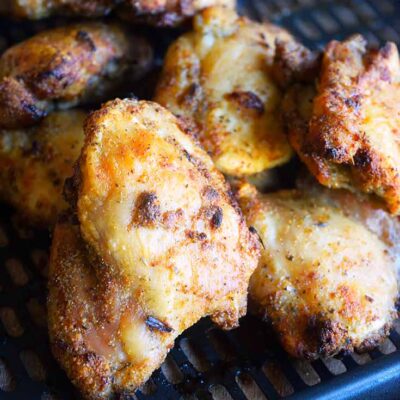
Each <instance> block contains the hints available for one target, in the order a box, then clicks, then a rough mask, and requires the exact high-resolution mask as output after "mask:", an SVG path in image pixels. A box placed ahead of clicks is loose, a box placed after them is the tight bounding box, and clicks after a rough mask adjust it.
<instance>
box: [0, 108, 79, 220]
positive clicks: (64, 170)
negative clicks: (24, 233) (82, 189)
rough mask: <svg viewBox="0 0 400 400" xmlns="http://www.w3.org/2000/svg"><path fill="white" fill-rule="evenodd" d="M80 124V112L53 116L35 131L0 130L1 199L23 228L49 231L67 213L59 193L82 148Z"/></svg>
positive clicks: (74, 111) (27, 129)
mask: <svg viewBox="0 0 400 400" xmlns="http://www.w3.org/2000/svg"><path fill="white" fill-rule="evenodd" d="M85 118H86V113H85V112H83V111H77V110H69V111H57V112H55V113H52V114H51V115H50V116H48V117H47V118H45V119H44V120H43V121H42V122H41V123H40V124H39V125H37V126H35V127H32V128H25V129H18V130H0V180H1V185H0V199H2V200H3V201H5V202H7V203H9V204H11V205H13V206H14V207H15V208H16V209H17V211H18V215H19V217H21V219H22V222H25V223H28V224H29V225H32V226H36V227H40V228H46V227H49V226H53V225H54V224H55V222H56V220H57V215H58V213H59V212H60V211H62V210H65V209H66V208H67V203H66V202H65V201H64V199H63V197H62V191H63V186H64V181H65V179H66V178H68V177H69V176H71V175H72V172H73V164H74V162H75V161H76V160H77V159H78V157H79V154H80V151H81V148H82V145H83V122H84V120H85Z"/></svg>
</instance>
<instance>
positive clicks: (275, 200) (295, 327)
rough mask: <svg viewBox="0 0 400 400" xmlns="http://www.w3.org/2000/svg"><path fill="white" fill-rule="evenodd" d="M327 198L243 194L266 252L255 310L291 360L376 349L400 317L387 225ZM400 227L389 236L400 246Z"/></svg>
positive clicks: (253, 290) (254, 290)
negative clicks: (272, 330)
mask: <svg viewBox="0 0 400 400" xmlns="http://www.w3.org/2000/svg"><path fill="white" fill-rule="evenodd" d="M324 195H326V193H324V192H321V193H320V196H318V197H310V196H309V195H308V194H306V193H305V192H301V191H295V190H292V191H281V192H278V193H275V194H269V195H260V194H257V192H256V191H255V189H253V188H252V187H249V186H243V187H242V188H241V190H240V191H239V196H240V198H241V205H242V208H243V211H244V213H245V215H246V217H247V222H248V224H249V225H250V226H252V227H253V228H251V229H253V230H254V231H257V232H258V234H259V237H260V241H261V242H262V243H263V246H264V251H263V254H262V256H261V259H260V263H259V266H258V268H257V270H256V272H255V273H254V274H253V276H252V278H251V281H250V289H249V293H250V304H251V305H252V308H253V310H254V311H255V313H256V314H258V315H259V316H261V317H262V318H266V319H268V320H270V321H271V322H272V326H273V327H274V329H275V330H276V332H277V334H278V336H279V338H280V340H281V342H282V344H283V346H284V348H285V349H286V351H287V352H288V353H289V354H291V355H292V356H295V357H302V358H307V359H315V358H317V357H319V356H331V355H334V354H336V353H338V352H339V351H342V350H357V351H365V350H370V349H371V348H372V347H374V346H376V345H378V344H379V343H380V342H381V341H382V340H383V339H384V338H385V336H386V335H388V333H389V330H390V327H391V325H392V322H393V320H394V318H395V317H396V315H397V313H396V308H395V303H396V299H397V296H398V284H397V279H396V268H395V264H396V259H395V257H394V256H393V254H392V253H391V245H390V244H389V241H388V240H387V237H385V235H386V234H387V233H388V230H387V227H385V226H384V225H380V226H379V224H378V223H377V224H375V226H374V229H370V226H368V224H365V222H366V213H368V212H370V215H369V219H370V220H372V219H378V218H379V215H378V214H375V215H374V210H372V208H369V209H368V208H366V209H365V211H364V214H363V216H361V213H360V215H359V216H358V217H355V218H353V216H352V215H346V212H344V211H342V210H341V208H338V205H340V206H342V207H343V208H344V210H346V206H347V200H348V198H346V197H345V198H344V199H343V200H342V201H339V200H338V198H337V197H336V198H335V197H334V198H330V197H329V196H327V197H326V198H324ZM336 196H337V194H336ZM349 196H350V195H349ZM362 206H363V204H362V203H360V204H359V208H360V207H362ZM348 211H351V206H350V209H349V210H348ZM388 218H389V217H388ZM398 225H399V222H398V221H397V228H396V229H393V230H391V231H390V232H391V233H394V234H396V235H397V237H396V240H397V241H398V240H399V239H400V237H399V226H398ZM392 228H393V227H392Z"/></svg>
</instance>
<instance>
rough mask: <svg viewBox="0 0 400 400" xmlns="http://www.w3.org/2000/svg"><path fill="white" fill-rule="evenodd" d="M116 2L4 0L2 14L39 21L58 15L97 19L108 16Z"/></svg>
mask: <svg viewBox="0 0 400 400" xmlns="http://www.w3.org/2000/svg"><path fill="white" fill-rule="evenodd" d="M115 4H116V0H2V1H1V2H0V14H2V13H3V14H6V15H8V16H13V17H18V18H30V19H39V18H45V17H49V16H51V15H53V14H56V15H68V14H71V15H81V16H86V17H96V16H101V15H106V14H108V13H109V12H110V11H111V9H112V8H113V7H114V6H115Z"/></svg>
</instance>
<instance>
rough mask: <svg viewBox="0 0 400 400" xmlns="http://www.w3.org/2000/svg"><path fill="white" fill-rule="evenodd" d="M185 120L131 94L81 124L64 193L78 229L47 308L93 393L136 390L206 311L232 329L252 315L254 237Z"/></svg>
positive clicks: (57, 343) (65, 243)
mask: <svg viewBox="0 0 400 400" xmlns="http://www.w3.org/2000/svg"><path fill="white" fill-rule="evenodd" d="M183 128H184V125H182V122H181V121H179V120H178V119H176V118H175V117H174V116H173V115H172V114H171V113H170V112H168V111H167V110H165V109H163V108H162V107H161V106H159V105H157V104H156V103H151V102H143V101H141V102H138V101H134V100H115V101H112V102H109V103H107V104H106V105H104V106H103V107H102V108H101V109H100V110H99V111H97V112H95V113H94V114H92V115H91V117H90V118H89V119H88V121H87V123H86V128H85V133H86V142H85V145H84V149H83V152H82V155H81V158H80V162H79V171H77V173H76V175H75V177H74V180H73V185H69V186H70V187H69V195H68V197H69V199H70V201H71V203H72V204H75V207H76V212H77V217H78V221H79V226H74V225H73V223H74V222H73V221H72V222H71V221H69V220H68V218H67V219H66V220H64V221H63V220H61V222H60V223H59V224H58V226H57V228H56V231H55V235H54V240H53V244H52V254H51V262H50V282H49V291H50V296H49V303H48V305H49V327H50V338H51V343H52V349H53V353H54V355H55V357H56V358H57V359H58V360H59V362H60V363H61V365H62V366H63V367H64V369H65V370H66V371H67V373H68V375H69V377H70V378H71V380H72V381H73V382H74V383H75V385H77V386H78V388H80V390H81V391H82V392H83V393H84V394H85V395H86V396H87V397H88V398H93V399H94V398H96V399H102V398H108V397H109V396H111V394H112V393H113V392H115V393H121V392H127V391H132V390H134V389H136V388H137V387H138V386H139V385H140V384H142V383H143V382H144V381H146V380H147V379H148V378H149V376H150V375H151V373H152V372H153V371H154V370H155V369H156V368H158V367H159V366H160V364H161V363H162V361H163V360H164V358H165V356H166V354H167V352H168V351H169V349H170V348H171V347H172V346H173V344H174V340H175V338H176V337H177V336H178V335H179V334H180V333H182V331H184V330H185V329H187V328H188V327H190V326H191V325H193V324H194V323H195V322H197V321H198V320H199V319H200V318H202V317H205V316H210V317H211V319H212V320H213V321H214V322H215V323H216V324H217V325H218V326H220V327H222V328H224V329H230V328H233V327H236V326H237V325H238V318H239V317H241V316H243V315H244V314H245V313H246V303H247V288H248V281H249V279H250V275H251V274H252V272H253V271H254V269H255V268H256V266H257V262H258V257H259V243H258V239H257V237H256V236H255V235H254V234H253V233H251V232H250V231H249V229H248V228H247V226H246V224H245V221H244V218H243V216H242V214H241V211H240V209H239V207H238V205H237V203H236V201H235V199H234V197H233V196H232V195H231V193H230V191H229V187H228V186H227V183H226V182H225V181H224V178H223V176H222V174H220V173H219V172H218V171H217V170H216V168H215V167H214V165H213V163H212V161H211V159H210V157H209V156H208V155H207V154H206V152H205V151H204V150H202V149H201V148H200V147H199V146H198V145H197V144H196V143H195V142H194V141H193V140H192V139H191V137H190V136H189V135H187V134H185V133H184V131H183V130H182V129H183ZM80 235H82V238H83V241H84V243H85V244H83V243H82V239H81V238H80Z"/></svg>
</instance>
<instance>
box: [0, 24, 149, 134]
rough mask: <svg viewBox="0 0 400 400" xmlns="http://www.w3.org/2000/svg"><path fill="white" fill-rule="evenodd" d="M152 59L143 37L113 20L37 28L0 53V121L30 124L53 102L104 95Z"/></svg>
mask: <svg viewBox="0 0 400 400" xmlns="http://www.w3.org/2000/svg"><path fill="white" fill-rule="evenodd" d="M151 59H152V51H151V48H150V47H149V45H148V44H147V43H146V42H145V41H144V40H143V39H141V38H135V37H130V36H129V35H127V33H126V32H124V30H122V29H120V28H119V27H117V26H116V25H106V24H103V23H95V22H93V23H84V24H77V25H71V26H66V27H61V28H55V29H51V30H48V31H44V32H41V33H39V34H37V35H36V36H34V37H32V38H30V39H28V40H26V41H24V42H22V43H20V44H17V45H16V46H13V47H11V48H10V49H8V50H7V51H6V52H5V53H4V54H3V55H2V56H1V58H0V127H2V128H19V127H23V126H29V125H32V124H34V123H36V122H37V121H39V120H40V119H41V118H43V117H44V116H45V115H46V114H47V113H48V112H49V111H51V110H52V109H54V108H66V107H70V106H72V105H75V104H77V103H83V102H93V101H95V100H98V99H101V98H104V96H106V95H107V94H109V93H110V90H114V89H115V86H116V85H117V84H118V83H121V82H122V81H124V83H125V84H126V81H127V77H128V78H129V79H135V78H138V77H139V76H141V75H142V74H143V73H144V72H145V71H146V70H147V69H148V67H149V65H150V62H151ZM124 78H125V80H124Z"/></svg>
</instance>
